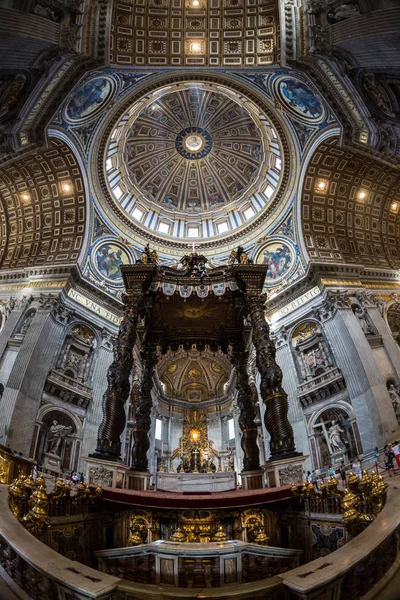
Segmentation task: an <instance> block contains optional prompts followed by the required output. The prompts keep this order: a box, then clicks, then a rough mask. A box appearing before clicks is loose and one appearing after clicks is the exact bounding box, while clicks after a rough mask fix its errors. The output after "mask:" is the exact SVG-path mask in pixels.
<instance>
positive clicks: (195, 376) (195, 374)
mask: <svg viewBox="0 0 400 600" xmlns="http://www.w3.org/2000/svg"><path fill="white" fill-rule="evenodd" d="M200 378H201V373H200V371H199V370H198V369H190V371H189V373H188V379H190V381H198V380H199V379H200Z"/></svg>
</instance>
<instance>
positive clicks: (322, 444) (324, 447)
mask: <svg viewBox="0 0 400 600" xmlns="http://www.w3.org/2000/svg"><path fill="white" fill-rule="evenodd" d="M317 440H318V445H319V449H320V453H321V465H329V463H330V462H331V461H330V456H329V449H328V444H327V443H326V439H325V437H324V436H323V435H322V433H321V434H320V435H318V437H317Z"/></svg>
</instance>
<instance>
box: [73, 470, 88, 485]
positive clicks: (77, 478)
mask: <svg viewBox="0 0 400 600" xmlns="http://www.w3.org/2000/svg"><path fill="white" fill-rule="evenodd" d="M69 480H70V481H72V483H74V484H75V485H76V484H77V483H85V476H84V474H83V473H76V472H75V471H73V472H72V473H71V475H70V478H69Z"/></svg>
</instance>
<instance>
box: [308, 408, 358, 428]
mask: <svg viewBox="0 0 400 600" xmlns="http://www.w3.org/2000/svg"><path fill="white" fill-rule="evenodd" d="M332 408H337V409H339V410H343V411H344V412H346V413H347V415H348V417H349V419H351V420H355V419H356V416H355V414H354V411H353V407H352V406H351V404H349V402H346V401H345V400H336V401H335V402H332V403H331V404H329V406H326V405H325V406H322V407H321V408H319V409H317V410H316V411H315V412H313V413H312V415H311V417H310V420H309V421H308V423H307V431H308V434H309V435H312V434H313V433H314V429H313V427H314V425H315V424H316V423H317V421H318V419H319V418H320V416H321V415H322V414H323V413H324V412H326V411H327V410H328V409H332Z"/></svg>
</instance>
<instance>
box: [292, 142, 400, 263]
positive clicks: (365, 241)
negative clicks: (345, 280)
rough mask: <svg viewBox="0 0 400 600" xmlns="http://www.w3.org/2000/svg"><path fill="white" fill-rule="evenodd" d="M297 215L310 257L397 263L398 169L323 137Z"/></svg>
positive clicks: (399, 220) (399, 239) (399, 256)
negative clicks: (300, 215)
mask: <svg viewBox="0 0 400 600" xmlns="http://www.w3.org/2000/svg"><path fill="white" fill-rule="evenodd" d="M301 214H302V230H303V234H304V239H305V243H306V248H307V251H308V253H309V256H310V258H311V260H314V261H322V262H331V263H338V262H339V263H343V262H345V263H353V264H354V263H358V264H361V265H365V266H367V267H382V268H399V267H400V218H399V214H400V175H399V172H398V170H396V169H394V168H391V167H390V166H387V165H385V164H384V163H381V162H379V160H377V159H374V158H371V157H368V156H366V155H363V154H362V153H360V152H355V151H351V150H349V149H345V148H341V147H340V146H339V145H338V140H337V138H331V139H329V140H327V141H324V142H323V143H322V144H321V145H320V146H319V147H318V148H317V150H316V151H315V153H314V155H313V156H312V158H311V161H310V163H309V165H308V168H307V171H306V175H305V179H304V186H303V193H302V213H301Z"/></svg>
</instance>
